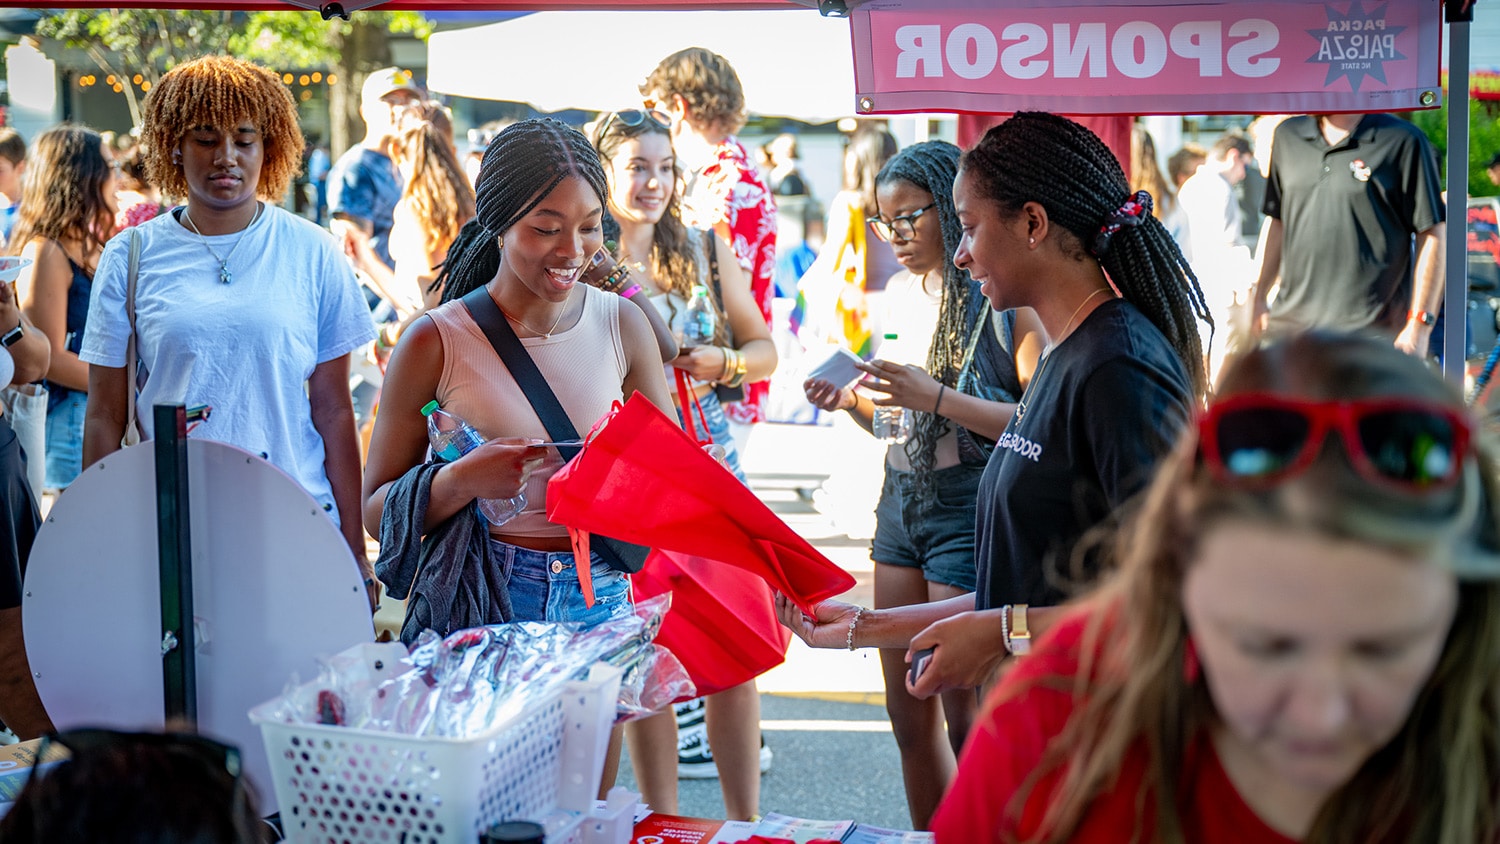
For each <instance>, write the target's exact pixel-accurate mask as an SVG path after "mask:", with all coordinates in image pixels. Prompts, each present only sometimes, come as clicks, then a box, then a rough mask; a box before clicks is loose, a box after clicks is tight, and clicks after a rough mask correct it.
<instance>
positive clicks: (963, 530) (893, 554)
mask: <svg viewBox="0 0 1500 844" xmlns="http://www.w3.org/2000/svg"><path fill="white" fill-rule="evenodd" d="M983 474H984V467H983V466H965V465H959V466H950V467H948V468H946V469H938V470H937V471H935V472H933V473H932V486H933V493H934V494H933V496H932V497H931V498H930V499H928V500H927V501H921V500H920V499H918V497H917V494H916V475H915V474H913V473H911V472H901V471H898V470H896V469H892V468H891V467H889V466H887V467H886V469H885V483H884V484H883V485H882V486H881V489H880V503H879V504H878V505H876V507H875V540H874V541H873V542H872V543H871V544H870V556H871V557H872V558H873V559H874V560H875V562H877V563H884V564H886V565H890V566H905V567H907V568H919V569H921V570H922V575H923V577H924V578H925V579H926V580H927V581H928V582H931V583H944V584H947V585H949V586H956V587H958V588H959V589H965V590H969V591H973V589H974V580H975V562H974V518H975V504H976V502H977V501H978V498H979V477H980V476H981V475H983Z"/></svg>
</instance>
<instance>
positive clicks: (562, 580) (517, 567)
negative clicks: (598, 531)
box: [490, 538, 635, 627]
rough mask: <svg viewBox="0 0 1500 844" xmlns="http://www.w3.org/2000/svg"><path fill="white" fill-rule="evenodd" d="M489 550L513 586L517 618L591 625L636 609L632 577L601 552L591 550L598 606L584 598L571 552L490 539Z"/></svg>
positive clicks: (511, 592)
mask: <svg viewBox="0 0 1500 844" xmlns="http://www.w3.org/2000/svg"><path fill="white" fill-rule="evenodd" d="M490 553H492V554H493V555H494V559H495V560H496V561H497V562H498V563H499V565H500V571H501V574H502V575H503V576H504V577H505V578H506V580H507V581H508V582H509V585H510V603H511V607H512V609H514V610H515V617H516V620H517V621H572V622H578V623H580V624H583V625H585V626H587V627H592V626H594V625H596V624H600V623H602V622H605V621H612V620H614V619H617V618H624V617H626V616H628V615H630V614H631V613H632V612H634V611H635V610H634V607H633V606H632V605H631V602H630V580H629V578H627V577H626V576H625V575H624V574H622V573H621V572H618V571H615V570H614V569H612V568H610V567H609V566H608V565H607V564H606V563H605V562H604V561H603V560H601V559H599V555H598V554H590V555H589V558H590V560H591V561H592V563H593V565H591V566H590V567H589V573H590V574H591V575H592V576H593V580H594V605H593V606H592V607H588V606H585V605H584V602H583V589H582V588H581V587H580V586H579V585H578V572H577V571H576V570H575V568H574V565H573V552H572V551H533V550H532V549H530V548H522V547H520V546H518V545H511V544H509V543H507V542H501V541H500V540H498V539H494V538H491V539H490Z"/></svg>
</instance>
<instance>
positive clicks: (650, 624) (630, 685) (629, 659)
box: [604, 592, 698, 724]
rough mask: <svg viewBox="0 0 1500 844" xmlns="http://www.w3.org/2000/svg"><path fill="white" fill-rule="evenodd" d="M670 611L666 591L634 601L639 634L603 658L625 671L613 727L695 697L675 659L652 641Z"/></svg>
mask: <svg viewBox="0 0 1500 844" xmlns="http://www.w3.org/2000/svg"><path fill="white" fill-rule="evenodd" d="M671 608H672V593H670V592H667V593H663V594H661V595H658V596H656V597H654V598H648V599H646V600H644V601H638V602H637V603H636V605H635V617H636V618H638V619H640V622H641V628H640V631H639V633H638V634H637V635H636V636H635V637H633V638H632V639H630V640H629V641H627V642H625V643H623V644H622V645H621V646H620V647H619V648H617V649H615V650H613V651H611V652H610V653H609V654H607V655H605V657H604V661H605V662H608V663H609V664H611V665H615V666H618V667H619V668H621V669H623V670H624V672H625V674H624V676H623V678H622V679H621V681H620V697H619V700H618V701H617V703H616V707H615V723H617V724H623V723H625V722H626V721H634V720H636V719H638V718H645V717H646V716H648V715H653V714H655V713H657V712H659V711H661V710H662V709H663V708H664V707H666V706H667V705H668V704H670V703H673V702H675V701H679V700H690V699H692V698H694V697H696V696H697V694H698V692H697V689H696V688H695V687H694V686H693V681H692V679H690V678H689V677H688V674H687V670H686V669H685V668H683V667H682V663H681V662H679V661H678V660H677V657H676V656H674V655H673V654H672V652H671V651H669V650H667V649H666V648H663V647H661V646H660V645H657V644H654V643H653V642H652V640H653V639H655V638H656V631H658V630H660V629H661V621H662V616H664V615H666V613H667V610H669V609H671Z"/></svg>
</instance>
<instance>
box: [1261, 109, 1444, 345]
mask: <svg viewBox="0 0 1500 844" xmlns="http://www.w3.org/2000/svg"><path fill="white" fill-rule="evenodd" d="M1441 192H1442V185H1441V184H1440V182H1439V180H1438V168H1437V157H1436V156H1435V155H1434V153H1433V151H1432V147H1431V146H1430V145H1429V144H1428V142H1427V138H1426V136H1424V135H1423V134H1422V131H1421V130H1420V129H1418V128H1416V127H1415V126H1413V125H1412V124H1410V123H1408V122H1406V121H1404V120H1401V119H1398V118H1396V117H1392V116H1390V115H1388V114H1320V115H1304V116H1302V117H1294V118H1291V119H1289V120H1287V121H1285V122H1283V123H1282V124H1281V125H1280V126H1278V127H1277V128H1276V136H1275V141H1274V144H1273V146H1272V152H1271V174H1270V176H1269V178H1268V180H1267V182H1266V199H1265V205H1264V209H1263V210H1264V211H1265V213H1266V215H1267V216H1269V217H1270V218H1271V226H1270V229H1269V233H1268V237H1267V240H1266V246H1265V253H1264V262H1263V263H1262V265H1261V271H1260V278H1259V280H1258V281H1257V282H1256V285H1255V295H1254V300H1253V301H1254V308H1255V311H1254V319H1253V320H1252V332H1259V331H1260V330H1261V329H1262V328H1264V329H1265V330H1266V331H1267V332H1270V333H1285V332H1289V331H1298V330H1303V329H1308V328H1333V329H1343V330H1355V329H1363V328H1374V329H1376V330H1381V331H1385V332H1387V333H1389V334H1390V335H1391V336H1392V337H1393V338H1394V339H1395V344H1396V347H1397V348H1399V349H1402V350H1403V351H1406V352H1408V353H1425V351H1426V349H1427V347H1428V341H1429V338H1430V336H1431V333H1432V326H1433V324H1434V323H1435V322H1436V321H1437V319H1436V314H1437V311H1438V307H1439V306H1440V304H1441V302H1442V295H1443V249H1442V243H1441V240H1440V235H1441V229H1440V228H1439V227H1440V226H1441V224H1442V222H1443V202H1442V196H1441ZM1278 277H1279V279H1280V287H1279V288H1278V290H1277V294H1276V301H1275V303H1274V304H1273V305H1271V306H1270V309H1269V319H1268V320H1266V321H1263V317H1264V315H1265V314H1266V313H1267V305H1266V299H1267V296H1266V294H1267V293H1268V291H1269V290H1270V289H1271V287H1272V286H1273V285H1274V284H1275V283H1276V281H1277V280H1278Z"/></svg>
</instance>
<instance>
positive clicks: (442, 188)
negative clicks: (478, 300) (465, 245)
mask: <svg viewBox="0 0 1500 844" xmlns="http://www.w3.org/2000/svg"><path fill="white" fill-rule="evenodd" d="M391 154H392V155H393V156H394V157H395V158H396V159H397V160H398V161H410V162H411V178H409V179H407V180H406V187H405V189H404V190H403V191H402V193H401V198H402V199H403V200H404V201H405V202H406V206H407V208H409V209H410V210H411V213H412V216H413V217H414V218H416V221H417V224H418V225H419V226H420V227H421V229H422V246H423V248H425V249H426V250H427V251H428V253H430V254H437V253H441V252H443V251H446V250H447V248H448V247H449V246H450V245H452V243H453V241H454V239H455V238H457V237H458V232H459V229H462V228H463V226H464V223H467V222H468V221H469V220H470V219H472V218H473V216H474V189H473V188H471V187H469V180H468V179H467V178H465V176H464V171H463V167H461V166H459V163H458V156H457V155H456V154H455V153H454V152H453V145H452V142H451V141H450V140H449V139H448V138H446V137H444V135H443V131H442V128H441V127H438V126H434V125H433V124H431V123H428V122H426V121H422V122H420V123H415V124H413V125H411V126H408V127H407V128H405V129H404V130H402V132H401V134H399V135H397V136H396V140H395V143H394V144H393V145H392V147H391Z"/></svg>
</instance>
